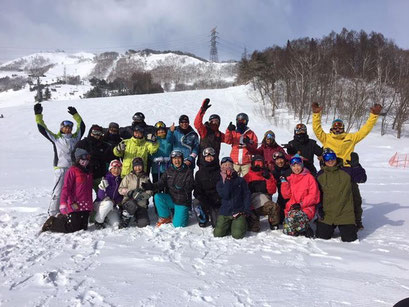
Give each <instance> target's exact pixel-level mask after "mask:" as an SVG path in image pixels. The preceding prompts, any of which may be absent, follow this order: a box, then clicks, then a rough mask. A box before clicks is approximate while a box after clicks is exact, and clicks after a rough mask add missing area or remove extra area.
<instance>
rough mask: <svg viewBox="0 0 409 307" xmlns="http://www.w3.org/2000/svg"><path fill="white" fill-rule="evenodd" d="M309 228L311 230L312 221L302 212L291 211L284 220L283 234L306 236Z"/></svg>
mask: <svg viewBox="0 0 409 307" xmlns="http://www.w3.org/2000/svg"><path fill="white" fill-rule="evenodd" d="M308 228H310V220H309V219H308V216H307V214H305V212H304V211H302V210H290V211H289V212H288V214H287V216H286V217H285V218H284V223H283V233H284V234H286V235H289V236H299V235H304V234H305V233H306V232H307V229H308Z"/></svg>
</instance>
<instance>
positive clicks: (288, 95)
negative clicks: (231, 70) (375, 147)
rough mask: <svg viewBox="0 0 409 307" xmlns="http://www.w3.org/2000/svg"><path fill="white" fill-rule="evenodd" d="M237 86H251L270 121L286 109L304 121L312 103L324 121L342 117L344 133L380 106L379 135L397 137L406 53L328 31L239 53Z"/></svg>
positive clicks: (406, 106)
mask: <svg viewBox="0 0 409 307" xmlns="http://www.w3.org/2000/svg"><path fill="white" fill-rule="evenodd" d="M237 81H238V83H240V84H247V83H250V84H251V85H252V86H253V88H254V90H255V91H256V92H257V96H258V99H260V100H261V102H262V104H263V105H264V106H265V107H266V108H267V109H268V110H269V113H270V114H269V116H272V117H274V116H275V114H276V110H277V109H278V108H280V107H287V108H288V109H289V110H290V111H291V112H293V114H294V118H297V119H298V120H299V121H304V122H308V121H309V120H310V116H311V102H313V101H316V102H318V103H319V104H320V105H322V106H323V107H324V111H323V112H324V117H323V118H324V120H332V119H334V118H336V117H341V118H343V119H344V120H345V121H346V123H347V127H346V129H347V130H350V129H351V128H352V127H353V126H355V127H356V128H359V127H360V126H361V125H362V124H363V123H364V122H365V120H366V118H367V116H368V109H369V106H370V105H372V104H373V103H380V104H382V105H383V106H384V113H383V115H384V116H383V118H382V129H381V133H382V134H385V133H386V131H387V130H388V129H393V130H395V131H396V135H397V137H398V138H400V137H401V135H402V130H403V127H404V124H405V123H406V122H407V121H408V120H409V51H408V50H403V49H401V48H399V47H397V46H396V44H395V43H394V42H393V41H391V40H389V39H386V38H385V37H384V36H383V35H382V34H381V33H376V32H371V33H369V34H368V33H366V32H365V31H360V32H356V31H353V30H351V31H349V30H347V29H345V28H344V29H343V30H342V31H341V32H340V33H335V32H331V33H330V34H329V35H327V36H324V37H322V38H321V39H311V38H300V39H296V40H292V41H287V45H286V46H285V47H280V46H273V47H270V48H267V49H265V50H263V51H254V52H253V53H252V54H251V56H247V55H244V56H243V57H242V59H241V61H240V63H239V68H238V78H237Z"/></svg>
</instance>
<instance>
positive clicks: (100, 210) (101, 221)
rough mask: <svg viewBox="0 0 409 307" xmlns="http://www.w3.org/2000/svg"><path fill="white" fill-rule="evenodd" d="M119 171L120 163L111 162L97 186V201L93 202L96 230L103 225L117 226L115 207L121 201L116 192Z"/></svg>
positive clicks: (120, 196)
mask: <svg viewBox="0 0 409 307" xmlns="http://www.w3.org/2000/svg"><path fill="white" fill-rule="evenodd" d="M121 169H122V163H121V161H119V160H112V161H111V163H109V168H108V173H107V174H106V175H105V176H104V177H102V179H101V182H100V184H99V185H98V192H97V199H96V200H95V202H94V211H95V213H96V214H95V227H96V228H97V229H101V228H105V224H109V225H111V226H114V227H115V226H118V225H119V212H118V210H117V206H118V205H119V204H120V203H121V201H122V195H121V194H119V191H118V189H119V185H120V184H121V176H120V175H121ZM105 222H106V223H105Z"/></svg>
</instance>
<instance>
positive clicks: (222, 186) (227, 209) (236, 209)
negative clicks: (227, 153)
mask: <svg viewBox="0 0 409 307" xmlns="http://www.w3.org/2000/svg"><path fill="white" fill-rule="evenodd" d="M220 163H221V164H220V168H221V172H220V175H221V179H220V180H219V181H218V182H217V185H216V189H217V192H218V193H219V195H220V197H221V200H222V205H221V207H220V209H219V216H218V217H217V221H216V227H215V229H214V231H213V234H214V236H215V237H224V236H227V235H228V234H231V235H232V237H233V238H235V239H242V238H243V237H244V235H245V234H246V231H247V222H246V214H248V213H249V210H250V191H249V188H248V186H247V183H246V181H245V180H244V179H243V178H241V177H239V176H238V174H237V172H236V171H235V170H234V168H233V160H232V159H231V158H230V157H224V158H223V159H222V160H221V162H220Z"/></svg>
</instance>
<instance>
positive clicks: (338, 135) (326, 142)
mask: <svg viewBox="0 0 409 307" xmlns="http://www.w3.org/2000/svg"><path fill="white" fill-rule="evenodd" d="M312 111H313V115H312V128H313V130H314V133H315V135H316V136H317V139H318V140H319V141H320V142H321V143H322V145H323V147H325V148H331V149H332V150H333V151H334V152H335V154H336V155H337V157H338V158H341V159H342V161H343V165H344V166H346V167H349V165H348V163H347V161H349V160H351V152H353V151H354V148H355V145H356V144H357V143H358V142H360V141H362V139H364V138H365V137H366V136H367V135H368V134H369V132H371V130H372V128H373V127H374V126H375V124H376V122H377V120H378V117H379V114H380V113H381V111H382V106H381V105H380V104H375V105H374V106H373V107H372V108H371V113H370V114H369V118H368V120H367V121H366V123H365V124H364V125H363V126H362V127H361V129H359V130H358V131H357V132H355V133H347V132H345V127H344V123H343V121H342V120H340V119H336V120H334V121H333V122H332V127H331V129H330V133H325V132H324V130H323V129H322V126H321V111H322V107H320V106H319V105H318V104H317V103H313V104H312Z"/></svg>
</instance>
